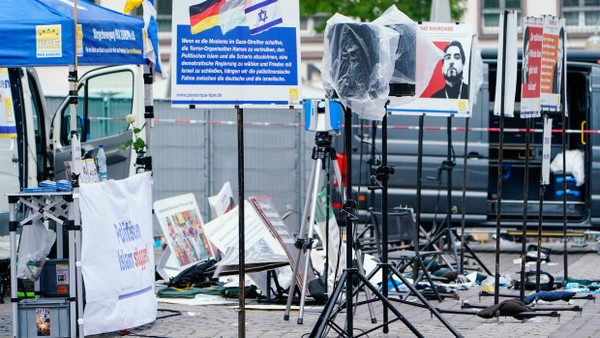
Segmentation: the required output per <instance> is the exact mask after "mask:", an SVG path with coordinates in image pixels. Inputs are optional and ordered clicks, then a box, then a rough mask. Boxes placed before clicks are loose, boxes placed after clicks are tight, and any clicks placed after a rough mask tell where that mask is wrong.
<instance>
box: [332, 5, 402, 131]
mask: <svg viewBox="0 0 600 338" xmlns="http://www.w3.org/2000/svg"><path fill="white" fill-rule="evenodd" d="M399 36H400V34H399V33H398V32H396V31H394V30H393V29H390V28H387V27H384V26H381V25H377V24H373V23H355V22H352V21H351V20H350V19H349V18H347V17H345V16H343V15H341V14H335V15H334V16H333V17H331V19H329V20H328V21H327V27H326V28H325V51H324V55H323V67H322V69H323V70H324V72H323V73H322V79H323V86H324V87H325V90H326V91H327V95H328V97H329V98H335V97H336V96H337V97H339V98H340V99H341V101H342V103H343V104H344V105H345V106H347V107H349V108H350V109H352V111H354V112H355V113H357V114H358V116H359V117H360V118H363V119H368V120H382V119H383V116H384V115H385V112H386V110H385V104H386V102H387V100H388V96H389V91H390V86H389V84H390V81H391V79H392V74H393V73H394V66H395V62H396V50H397V49H398V41H399Z"/></svg>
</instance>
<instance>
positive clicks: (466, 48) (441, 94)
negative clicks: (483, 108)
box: [388, 22, 473, 117]
mask: <svg viewBox="0 0 600 338" xmlns="http://www.w3.org/2000/svg"><path fill="white" fill-rule="evenodd" d="M420 27H421V29H422V30H423V32H425V33H426V34H427V35H428V36H429V38H430V39H431V41H432V42H433V44H434V45H436V46H437V47H438V48H439V49H441V50H442V51H443V52H444V56H443V58H442V60H440V61H439V62H438V64H437V65H436V66H435V69H434V71H433V76H432V77H431V81H430V82H429V85H428V86H427V88H426V89H425V91H423V93H422V94H421V96H420V97H419V99H417V100H415V101H413V102H411V103H408V104H406V105H402V106H399V107H392V108H389V107H388V111H391V112H400V113H408V114H412V113H414V114H427V115H444V116H448V115H454V116H463V117H468V116H470V114H471V112H470V106H471V105H470V104H469V92H470V90H469V83H470V76H469V75H470V70H471V45H472V42H473V26H472V25H470V24H462V23H461V24H452V23H434V22H425V23H423V24H421V25H420ZM417 57H419V55H417Z"/></svg>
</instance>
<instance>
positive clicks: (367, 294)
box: [354, 250, 377, 324]
mask: <svg viewBox="0 0 600 338" xmlns="http://www.w3.org/2000/svg"><path fill="white" fill-rule="evenodd" d="M354 256H355V257H356V267H357V268H358V271H360V272H361V273H362V271H364V270H363V264H362V259H361V258H360V257H361V253H360V250H354ZM357 291H358V290H357ZM365 297H366V298H367V300H369V299H371V292H370V291H369V289H368V288H366V289H365ZM367 306H368V307H369V315H371V323H373V324H375V323H377V318H376V317H375V310H374V309H373V304H372V303H368V304H367Z"/></svg>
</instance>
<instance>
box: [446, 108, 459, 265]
mask: <svg viewBox="0 0 600 338" xmlns="http://www.w3.org/2000/svg"><path fill="white" fill-rule="evenodd" d="M447 121H448V130H447V131H446V133H447V135H448V149H447V154H446V169H447V170H448V171H447V172H446V175H447V176H446V177H447V179H446V184H447V186H446V191H447V198H448V200H447V201H446V202H447V208H448V210H447V211H446V229H447V233H448V234H451V233H452V231H451V229H452V166H453V163H452V116H448V118H447ZM446 241H447V242H448V243H447V246H448V250H449V251H452V247H453V245H454V243H453V242H452V237H451V236H448V238H447V239H446ZM454 258H455V259H457V258H458V257H457V256H456V255H455V256H454Z"/></svg>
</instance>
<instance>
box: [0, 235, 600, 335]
mask: <svg viewBox="0 0 600 338" xmlns="http://www.w3.org/2000/svg"><path fill="white" fill-rule="evenodd" d="M557 245H558V247H560V246H562V244H557ZM589 245H590V246H589V247H587V248H583V249H581V248H572V249H573V250H571V248H570V249H569V256H568V271H569V276H570V277H572V278H577V279H590V280H598V279H600V256H599V255H598V254H597V253H596V243H590V244H589ZM488 246H489V245H488ZM482 247H483V245H482ZM571 251H573V252H571ZM478 256H479V257H480V258H481V259H482V260H483V261H484V263H485V264H486V265H487V267H488V269H490V270H491V271H492V272H494V271H495V266H496V265H495V262H494V260H495V255H494V254H493V253H490V252H479V253H478ZM519 256H520V255H519V254H518V253H516V252H503V253H502V254H501V255H500V262H499V269H500V272H501V275H504V274H510V275H511V277H512V278H513V279H517V278H518V271H520V264H515V263H514V260H515V259H518V258H519ZM470 263H473V261H472V260H471V261H470ZM474 266H475V265H474ZM534 268H535V265H530V266H528V270H529V269H534ZM542 270H543V271H545V272H548V273H550V274H552V275H553V276H555V277H556V276H562V274H563V256H562V254H552V255H551V262H550V264H544V265H542ZM482 290H483V286H478V287H473V288H471V289H469V290H465V291H459V292H458V295H459V297H460V300H455V299H452V298H446V299H445V300H444V301H443V302H441V303H438V302H437V301H432V304H433V305H434V306H435V307H437V308H440V309H454V310H458V309H460V302H461V301H468V302H469V303H471V304H484V305H492V304H493V297H483V298H481V300H480V299H479V296H478V294H479V292H480V291H482ZM500 291H501V292H502V293H517V292H516V291H515V290H512V289H508V288H506V287H502V288H501V290H500ZM361 297H362V296H361ZM361 299H363V298H361ZM501 300H502V299H501ZM8 301H9V298H8V297H7V298H5V302H6V303H5V304H0V336H2V337H9V336H11V329H12V326H11V325H12V324H11V322H12V318H11V307H10V304H9V303H8ZM234 301H236V300H235V299H234ZM255 303H256V302H255V301H254V300H248V305H252V304H255ZM555 303H556V304H554V303H553V304H551V305H545V306H557V305H563V306H564V305H566V303H565V302H562V301H558V302H555ZM374 304H375V313H376V318H377V319H378V323H381V321H382V312H383V307H382V304H381V302H376V303H374ZM395 304H396V308H397V310H398V311H400V313H401V314H402V315H403V316H404V317H405V318H406V319H407V320H408V321H409V322H410V323H411V324H412V325H414V327H415V328H416V329H417V330H418V331H419V332H420V333H421V334H422V335H423V336H425V337H451V336H453V335H452V333H451V332H450V331H449V330H448V329H447V328H446V327H445V326H444V325H443V324H442V322H441V321H440V320H438V319H437V318H436V317H434V316H431V313H430V311H429V310H428V309H423V308H420V307H415V306H410V305H405V304H400V303H395ZM571 305H579V306H581V307H582V308H583V311H582V313H581V314H580V313H578V312H566V311H562V312H560V319H558V318H550V317H536V318H533V319H529V320H526V321H520V320H516V319H514V318H512V317H501V318H499V319H482V318H479V317H477V316H475V315H464V314H444V315H443V316H444V318H445V319H446V320H447V322H449V323H450V324H451V325H452V326H453V327H454V328H455V329H456V330H457V331H458V332H459V333H460V334H461V335H463V336H465V337H478V338H480V337H561V338H562V337H600V300H598V301H597V302H596V301H593V300H582V299H576V300H572V301H571ZM158 308H159V309H170V310H177V311H180V312H181V315H178V316H173V317H168V318H163V319H157V320H156V321H155V322H153V323H151V324H148V325H144V326H141V327H137V328H132V329H131V332H132V333H134V334H137V335H144V336H152V337H237V336H238V327H237V323H238V312H237V311H236V307H235V306H231V305H211V306H188V305H177V304H167V303H162V302H161V303H158ZM315 311H318V310H316V309H314V308H311V307H307V309H306V312H305V313H304V318H303V320H304V324H303V325H299V324H297V323H296V320H297V318H298V312H292V313H291V318H290V320H289V321H284V320H283V311H281V310H270V311H265V310H261V311H259V310H249V309H247V310H246V336H247V337H304V336H306V337H307V336H308V333H310V331H311V329H312V327H313V325H314V324H315V322H316V321H317V319H318V316H319V312H315ZM164 314H167V313H166V312H159V316H160V315H164ZM390 318H395V316H394V314H392V313H390ZM353 319H354V328H355V331H354V332H355V335H358V334H360V333H361V332H363V331H364V330H368V329H370V328H373V327H374V325H377V324H371V320H370V316H369V311H368V307H367V306H366V305H362V306H359V307H357V308H355V309H354V316H353ZM336 323H338V325H340V326H342V327H343V326H344V325H345V323H346V314H345V313H340V314H339V315H338V316H337V317H336ZM118 336H120V335H119V333H118V332H114V333H106V334H102V335H98V336H96V337H118ZM328 336H330V337H336V336H338V335H337V334H336V333H335V332H334V331H329V334H328ZM366 336H368V337H412V336H414V334H413V333H412V332H411V331H410V330H409V329H408V328H407V327H406V326H405V325H404V324H403V323H402V322H401V321H395V322H393V323H392V324H390V331H389V333H387V334H386V333H383V331H382V330H381V329H378V330H376V331H373V332H370V333H368V335H366Z"/></svg>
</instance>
